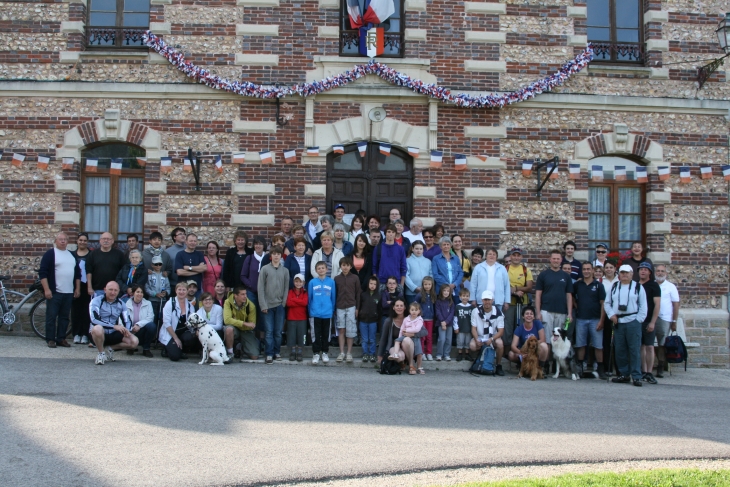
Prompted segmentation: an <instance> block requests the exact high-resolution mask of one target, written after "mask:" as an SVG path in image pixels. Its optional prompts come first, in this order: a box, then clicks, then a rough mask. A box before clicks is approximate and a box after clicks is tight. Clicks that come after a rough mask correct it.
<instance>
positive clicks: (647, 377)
mask: <svg viewBox="0 0 730 487" xmlns="http://www.w3.org/2000/svg"><path fill="white" fill-rule="evenodd" d="M644 380H645V381H646V382H648V383H649V384H658V382H657V380H656V379H655V378H654V375H653V374H652V373H651V372H647V373H646V374H645V375H644Z"/></svg>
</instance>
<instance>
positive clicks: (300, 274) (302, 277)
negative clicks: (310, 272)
mask: <svg viewBox="0 0 730 487" xmlns="http://www.w3.org/2000/svg"><path fill="white" fill-rule="evenodd" d="M297 279H299V280H300V281H302V282H304V281H305V279H304V274H302V273H299V274H297V275H296V276H294V280H295V281H296V280H297Z"/></svg>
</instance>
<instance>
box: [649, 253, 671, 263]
mask: <svg viewBox="0 0 730 487" xmlns="http://www.w3.org/2000/svg"><path fill="white" fill-rule="evenodd" d="M646 256H647V257H649V258H650V259H651V261H652V262H653V263H654V265H656V264H671V263H672V253H671V252H647V254H646Z"/></svg>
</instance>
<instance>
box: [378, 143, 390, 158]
mask: <svg viewBox="0 0 730 487" xmlns="http://www.w3.org/2000/svg"><path fill="white" fill-rule="evenodd" d="M380 153H381V154H383V155H384V156H389V155H390V144H386V143H384V142H381V143H380Z"/></svg>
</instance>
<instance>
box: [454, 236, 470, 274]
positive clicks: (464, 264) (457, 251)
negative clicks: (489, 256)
mask: <svg viewBox="0 0 730 487" xmlns="http://www.w3.org/2000/svg"><path fill="white" fill-rule="evenodd" d="M451 244H452V246H453V247H452V249H451V252H452V253H453V254H454V255H455V256H456V258H457V259H459V262H461V270H462V271H464V278H463V280H462V282H463V281H466V280H468V279H469V276H470V275H471V259H470V258H469V256H468V255H466V252H464V250H463V247H464V240H463V239H462V238H461V235H459V234H454V235H452V236H451Z"/></svg>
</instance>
